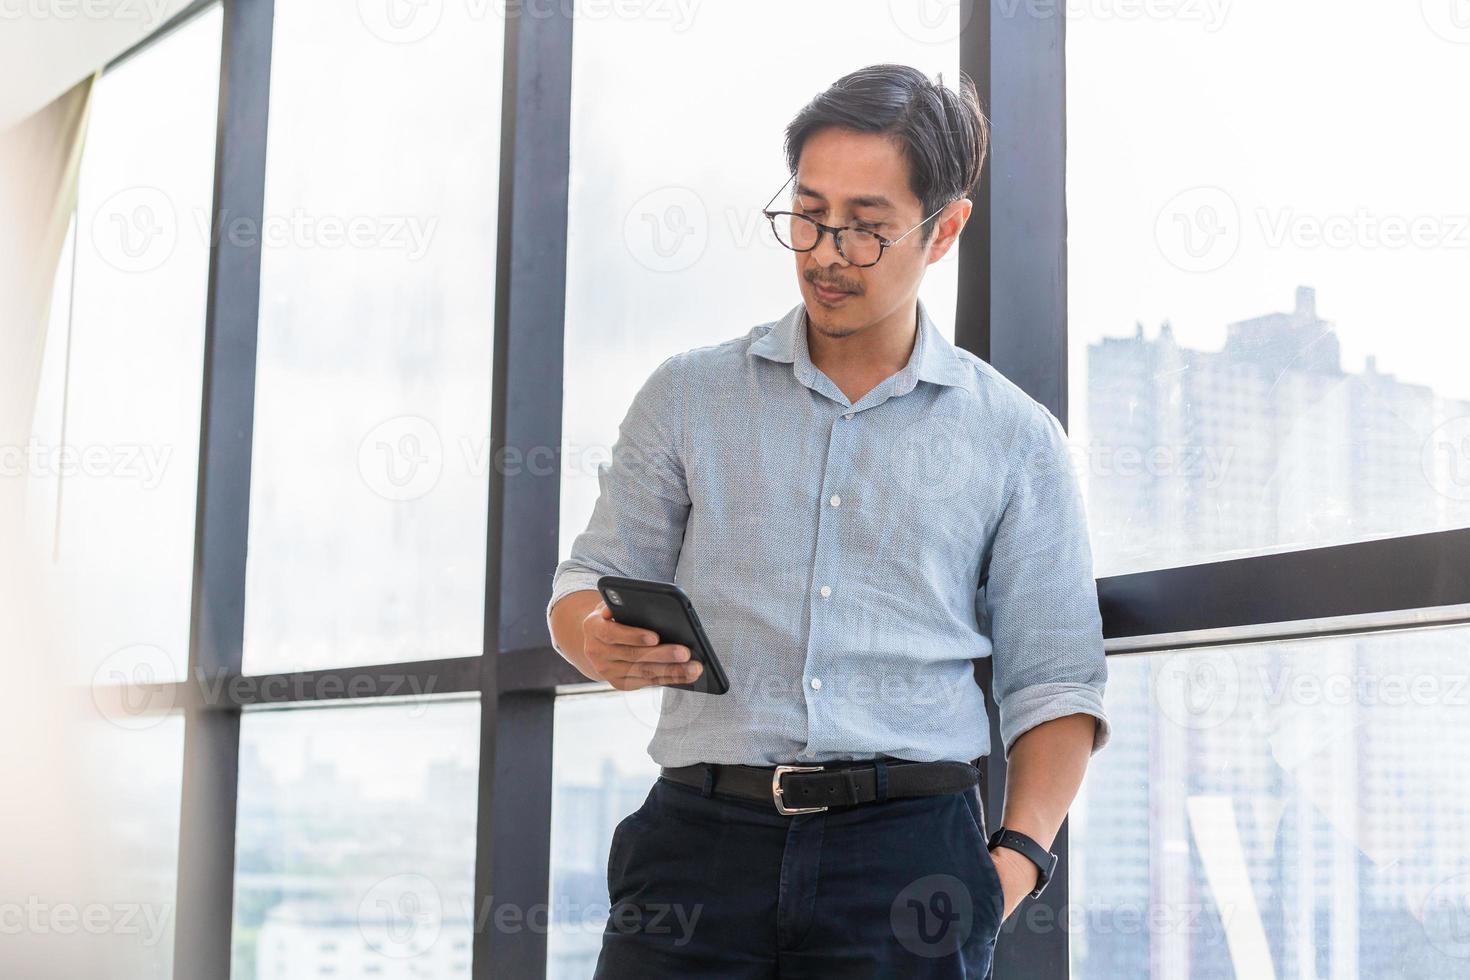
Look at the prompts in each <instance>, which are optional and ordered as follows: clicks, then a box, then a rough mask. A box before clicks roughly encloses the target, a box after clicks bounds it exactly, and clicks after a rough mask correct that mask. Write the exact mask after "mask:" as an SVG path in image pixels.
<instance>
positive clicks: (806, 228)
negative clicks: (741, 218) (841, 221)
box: [761, 174, 949, 269]
mask: <svg viewBox="0 0 1470 980" xmlns="http://www.w3.org/2000/svg"><path fill="white" fill-rule="evenodd" d="M795 179H796V174H792V175H791V176H790V177H788V178H787V179H786V183H784V184H782V185H781V188H780V190H778V191H776V193H775V194H772V195H771V200H770V201H767V202H766V206H765V207H764V208H762V209H761V214H763V215H765V216H766V218H768V219H769V220H770V222H771V230H772V231H773V232H775V233H776V241H778V242H780V243H781V244H782V245H785V246H786V247H787V248H789V249H791V251H793V252H810V251H811V250H812V249H814V248H816V247H817V243H819V242H820V241H821V240H822V234H823V232H826V233H827V234H830V235H831V236H832V244H833V245H835V246H836V247H837V254H838V255H840V256H842V258H843V259H844V260H846V261H847V262H848V263H849V264H850V265H854V266H857V267H858V268H859V269H866V268H867V267H868V266H870V265H877V264H878V260H879V259H881V258H882V257H883V250H884V249H886V248H889V247H891V246H894V245H897V244H898V243H899V242H901V241H903V240H904V239H905V238H907V237H909V236H910V235H912V234H913V233H914V232H916V231H918V230H919V229H920V228H922V227H923V226H924V225H925V223H927V222H928V221H929V218H933V217H934V214H938V213H939V211H943V210H944V208H945V207H948V206H949V205H948V204H946V205H944V207H941V208H940V209H939V211H935V212H934V214H931V215H929V217H928V218H925V219H924V220H923V221H920V222H919V223H918V224H916V225H914V226H913V227H912V228H910V229H909V230H908V231H906V232H904V233H903V234H902V235H899V236H898V237H897V238H893V239H889V238H884V237H883V236H882V235H879V234H878V233H876V232H872V231H867V230H866V229H863V228H850V227H845V228H834V227H832V226H831V225H824V224H822V223H821V222H820V221H817V220H815V219H814V218H810V217H808V216H807V215H804V214H797V213H796V212H794V211H770V210H767V209H768V208H770V206H771V201H774V200H775V199H776V198H777V197H779V196H780V195H781V191H784V190H785V189H786V188H787V187H788V186H790V184H791V182H792V181H793V180H795Z"/></svg>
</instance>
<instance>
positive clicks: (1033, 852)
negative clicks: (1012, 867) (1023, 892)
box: [987, 827, 1057, 898]
mask: <svg viewBox="0 0 1470 980" xmlns="http://www.w3.org/2000/svg"><path fill="white" fill-rule="evenodd" d="M987 843H988V845H989V846H990V847H1009V848H1010V849H1011V850H1013V851H1020V852H1021V853H1022V854H1024V855H1026V857H1027V858H1028V859H1029V860H1030V861H1031V863H1032V864H1034V865H1036V868H1037V870H1038V871H1040V872H1041V877H1040V878H1038V879H1037V881H1036V889H1035V890H1034V891H1032V892H1031V897H1032V898H1035V897H1036V896H1038V895H1040V894H1041V890H1042V889H1043V888H1045V887H1046V883H1047V882H1048V881H1051V876H1052V875H1053V874H1055V873H1056V870H1057V856H1056V855H1055V854H1053V853H1052V852H1050V851H1048V850H1047V849H1046V848H1044V847H1042V846H1041V845H1040V844H1038V843H1036V841H1034V840H1032V839H1031V838H1030V837H1027V836H1026V835H1025V834H1023V833H1021V832H1020V831H1019V830H1011V829H1009V828H1007V827H1001V828H1000V829H999V830H997V831H996V832H995V833H993V834H991V835H990V840H989V841H988V842H987Z"/></svg>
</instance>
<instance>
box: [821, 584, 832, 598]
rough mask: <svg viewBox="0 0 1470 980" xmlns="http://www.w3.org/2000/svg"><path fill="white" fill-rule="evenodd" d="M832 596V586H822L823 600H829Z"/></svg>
mask: <svg viewBox="0 0 1470 980" xmlns="http://www.w3.org/2000/svg"><path fill="white" fill-rule="evenodd" d="M831 594H832V586H830V585H824V586H822V598H823V599H825V598H827V597H828V596H829V595H831Z"/></svg>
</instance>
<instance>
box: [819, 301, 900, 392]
mask: <svg viewBox="0 0 1470 980" xmlns="http://www.w3.org/2000/svg"><path fill="white" fill-rule="evenodd" d="M802 320H803V324H804V326H803V329H805V330H806V342H807V352H808V353H809V354H810V355H811V359H812V364H814V365H816V367H817V368H818V369H820V370H821V371H822V373H824V374H826V375H827V376H828V377H830V378H833V379H834V380H835V379H836V378H837V377H838V376H839V375H841V376H845V377H876V378H879V379H881V378H886V377H888V376H889V375H890V374H894V373H895V372H898V371H901V370H902V369H903V367H904V365H905V364H907V363H908V362H909V358H910V357H912V356H913V352H914V345H915V344H917V343H918V336H919V335H918V325H919V311H918V304H917V301H915V302H910V303H905V304H903V305H902V306H900V307H899V308H898V310H896V311H895V312H893V313H892V314H890V315H888V316H886V317H884V318H883V319H881V320H878V321H876V322H874V323H870V324H868V325H867V326H863V327H855V328H852V329H845V330H842V331H839V332H833V331H831V330H830V329H828V328H826V327H823V326H821V325H819V324H818V323H817V322H816V321H814V320H813V319H812V317H811V314H810V312H808V311H804V312H803V317H802Z"/></svg>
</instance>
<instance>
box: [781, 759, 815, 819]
mask: <svg viewBox="0 0 1470 980" xmlns="http://www.w3.org/2000/svg"><path fill="white" fill-rule="evenodd" d="M823 768H824V767H822V766H777V767H776V770H775V772H773V773H772V774H771V798H772V799H774V800H775V801H776V812H777V813H781V814H785V815H787V816H790V815H791V814H793V813H821V812H822V811H824V810H826V809H827V808H826V807H825V806H787V805H786V804H785V803H783V802H782V801H781V798H782V792H781V777H782V776H784V775H786V773H788V772H821V771H822V770H823Z"/></svg>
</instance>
